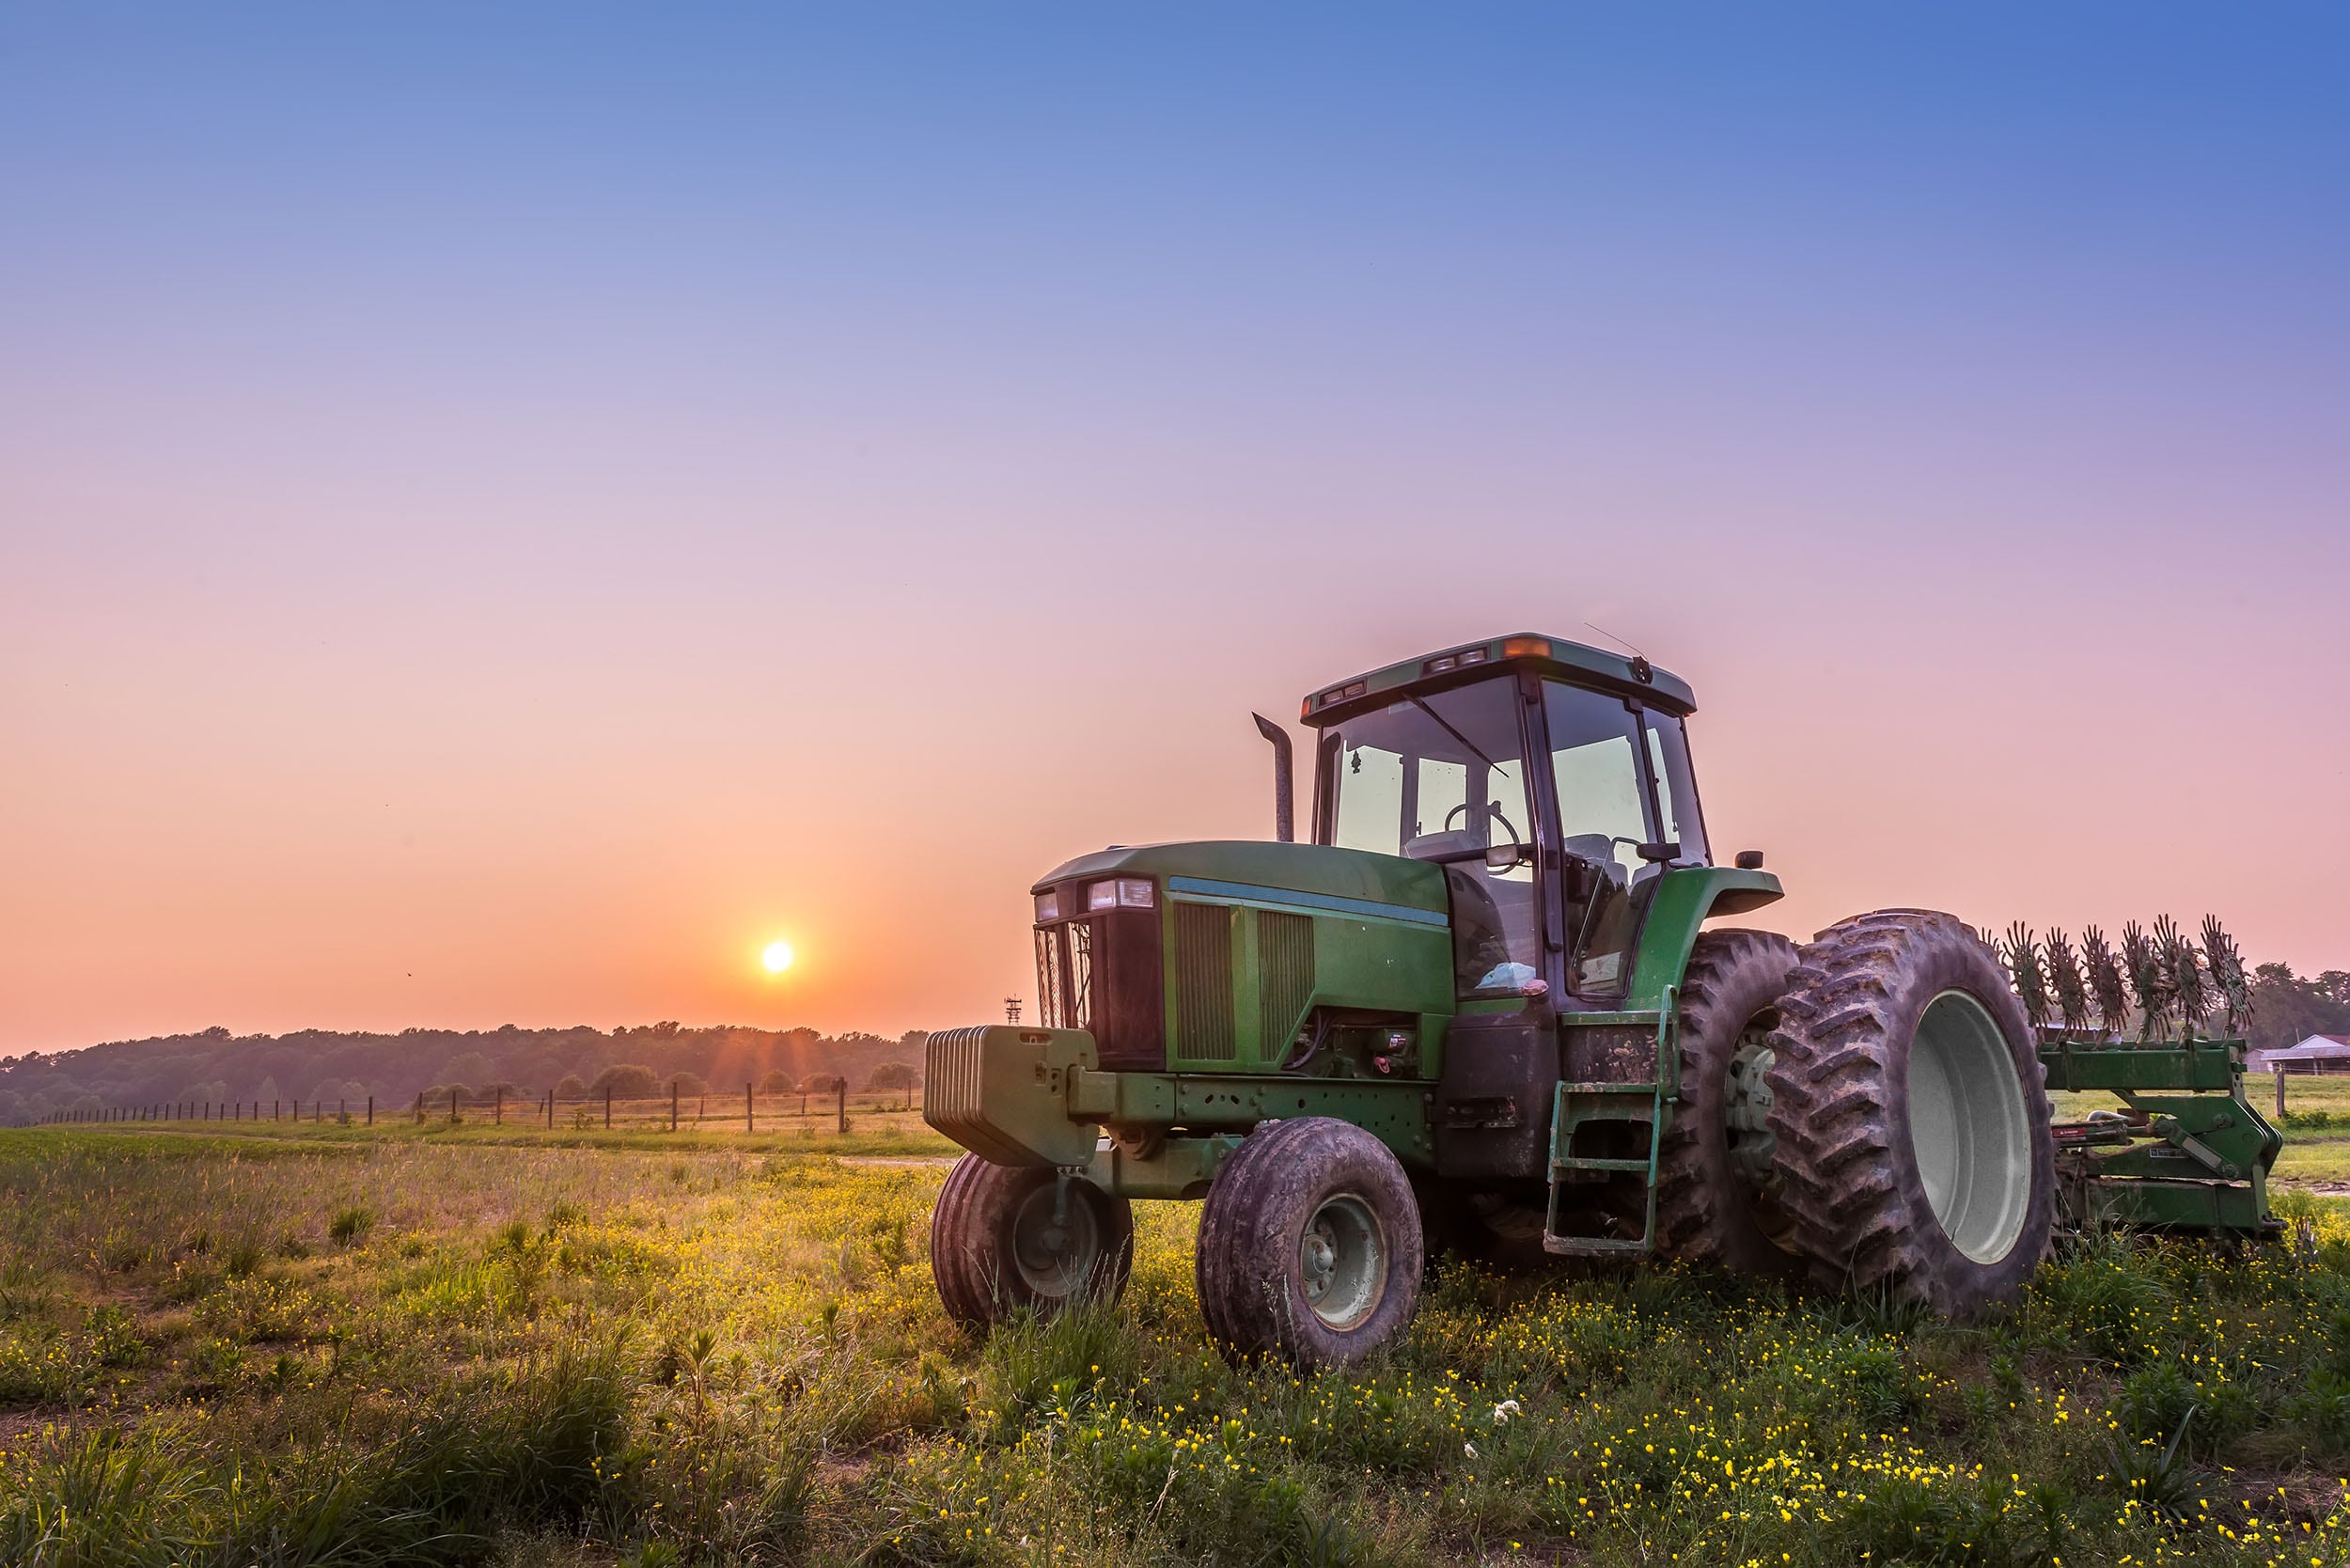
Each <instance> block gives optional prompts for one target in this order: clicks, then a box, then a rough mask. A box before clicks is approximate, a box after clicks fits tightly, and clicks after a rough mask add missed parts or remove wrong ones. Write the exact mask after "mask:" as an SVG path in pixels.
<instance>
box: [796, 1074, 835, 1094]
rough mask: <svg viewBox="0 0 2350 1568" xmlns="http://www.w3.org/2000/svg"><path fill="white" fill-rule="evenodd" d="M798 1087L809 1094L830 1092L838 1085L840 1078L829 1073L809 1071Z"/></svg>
mask: <svg viewBox="0 0 2350 1568" xmlns="http://www.w3.org/2000/svg"><path fill="white" fill-rule="evenodd" d="M800 1087H801V1088H802V1089H803V1090H807V1092H808V1093H810V1094H830V1093H831V1092H832V1091H833V1090H837V1089H838V1088H839V1087H840V1080H839V1078H838V1077H837V1076H835V1075H834V1074H830V1073H810V1074H808V1075H807V1079H806V1080H805V1081H804V1082H802V1083H801V1085H800Z"/></svg>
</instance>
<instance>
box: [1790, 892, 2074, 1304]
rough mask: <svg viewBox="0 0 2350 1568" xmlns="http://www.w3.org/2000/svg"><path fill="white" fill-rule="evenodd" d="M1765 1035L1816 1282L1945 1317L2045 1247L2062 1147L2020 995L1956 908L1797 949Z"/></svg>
mask: <svg viewBox="0 0 2350 1568" xmlns="http://www.w3.org/2000/svg"><path fill="white" fill-rule="evenodd" d="M1779 1015H1780V1023H1779V1027H1778V1028H1777V1029H1775V1030H1774V1031H1772V1034H1771V1040H1770V1043H1771V1048H1772V1050H1773V1052H1774V1054H1775V1060H1774V1061H1773V1063H1772V1065H1771V1068H1770V1071H1769V1074H1768V1076H1769V1080H1770V1085H1771V1090H1772V1102H1773V1103H1772V1106H1771V1112H1770V1125H1771V1129H1772V1131H1773V1132H1774V1133H1775V1134H1776V1135H1777V1138H1778V1143H1777V1150H1776V1154H1775V1161H1776V1171H1777V1175H1778V1188H1777V1191H1778V1202H1779V1204H1780V1206H1781V1207H1782V1208H1783V1209H1784V1210H1785V1211H1786V1212H1787V1213H1788V1215H1789V1216H1790V1217H1791V1219H1792V1220H1793V1221H1794V1239H1795V1241H1796V1242H1797V1244H1798V1245H1799V1246H1800V1247H1802V1249H1803V1251H1804V1253H1805V1254H1806V1256H1807V1258H1808V1259H1809V1260H1810V1265H1811V1272H1812V1274H1813V1275H1814V1276H1815V1277H1816V1278H1819V1279H1821V1280H1822V1281H1823V1282H1825V1283H1828V1284H1832V1285H1841V1286H1846V1287H1849V1288H1851V1289H1854V1290H1856V1291H1859V1292H1864V1293H1882V1294H1885V1295H1887V1296H1888V1297H1889V1298H1890V1299H1891V1300H1893V1301H1896V1302H1914V1303H1917V1304H1919V1305H1921V1306H1924V1307H1927V1308H1930V1309H1933V1310H1935V1311H1938V1312H1942V1313H1945V1314H1947V1315H1949V1316H1951V1317H1956V1318H1968V1317H1973V1316H1975V1315H1976V1314H1978V1313H1980V1312H1982V1310H1984V1309H1986V1308H1989V1307H1992V1306H1995V1305H1997V1304H1998V1303H2001V1302H2007V1301H2013V1300H2014V1299H2015V1298H2016V1297H2017V1296H2019V1295H2021V1294H2023V1290H2024V1286H2025V1284H2026V1282H2027V1281H2029V1279H2030V1278H2031V1274H2032V1271H2033V1269H2035V1268H2036V1267H2037V1266H2038V1265H2039V1262H2040V1260H2041V1259H2042V1257H2044V1256H2045V1254H2046V1252H2047V1248H2048V1237H2049V1230H2050V1226H2051V1222H2052V1218H2053V1215H2054V1208H2055V1189H2056V1179H2055V1145H2054V1142H2053V1139H2052V1138H2051V1137H2050V1135H2049V1132H2048V1095H2047V1090H2046V1089H2045V1087H2044V1086H2043V1074H2042V1073H2041V1070H2040V1057H2039V1052H2038V1051H2037V1050H2036V1049H2035V1047H2034V1043H2033V1038H2032V1031H2031V1027H2030V1026H2029V1023H2028V1022H2027V1021H2026V1019H2025V1017H2024V1008H2023V1004H2022V1003H2021V1002H2019V1001H2017V1000H2016V998H2015V994H2014V993H2013V991H2012V990H2011V989H2010V988H2009V986H2008V981H2007V977H2006V975H2005V974H2004V973H2003V972H2002V971H2001V970H2000V968H1999V964H1998V959H1996V958H1995V957H1994V956H1993V955H1992V953H1991V951H1990V949H1987V948H1985V947H1984V946H1983V945H1982V942H1981V941H1979V940H1978V939H1977V938H1976V936H1975V933H1973V932H1972V931H1970V930H1968V929H1967V927H1966V925H1965V924H1964V923H1963V922H1961V921H1960V920H1959V919H1958V918H1957V917H1954V916H1950V915H1941V914H1935V913H1933V912H1931V911H1927V910H1914V909H1888V910H1880V911H1878V912H1876V913H1875V914H1872V915H1861V916H1856V917H1853V918H1852V919H1849V920H1844V921H1841V922H1840V923H1839V924H1836V925H1833V926H1830V927H1829V928H1828V929H1827V930H1825V931H1824V932H1822V933H1820V934H1819V936H1818V937H1817V938H1816V939H1815V940H1813V941H1812V942H1811V943H1810V945H1809V946H1807V947H1805V948H1804V949H1803V950H1802V954H1801V962H1800V963H1799V964H1797V965H1796V968H1795V971H1794V976H1793V977H1792V978H1791V979H1790V980H1789V982H1788V988H1787V995H1786V996H1785V998H1784V999H1783V1000H1782V1001H1781V1003H1780V1004H1779Z"/></svg>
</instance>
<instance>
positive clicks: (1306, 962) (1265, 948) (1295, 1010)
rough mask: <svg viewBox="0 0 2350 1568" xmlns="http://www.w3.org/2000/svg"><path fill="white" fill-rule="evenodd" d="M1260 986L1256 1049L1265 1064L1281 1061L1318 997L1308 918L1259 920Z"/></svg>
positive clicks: (1265, 914)
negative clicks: (1315, 988)
mask: <svg viewBox="0 0 2350 1568" xmlns="http://www.w3.org/2000/svg"><path fill="white" fill-rule="evenodd" d="M1257 948H1258V964H1259V974H1260V977H1261V979H1260V981H1259V985H1258V990H1257V1029H1258V1033H1257V1049H1258V1050H1259V1052H1261V1054H1262V1055H1263V1057H1264V1059H1265V1060H1267V1061H1278V1060H1280V1059H1281V1058H1283V1057H1284V1056H1285V1055H1286V1054H1287V1053H1288V1050H1289V1044H1290V1041H1291V1039H1292V1038H1293V1036H1294V1035H1295V1034H1296V1033H1297V1026H1298V1025H1299V1024H1301V1023H1303V1022H1304V1021H1305V1017H1306V1004H1307V1003H1308V1002H1310V1001H1311V1000H1313V995H1314V922H1313V919H1312V917H1309V916H1305V915H1278V914H1275V913H1273V912H1272V911H1270V910H1267V911H1264V912H1262V913H1261V914H1259V915H1258V917H1257Z"/></svg>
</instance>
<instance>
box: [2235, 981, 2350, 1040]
mask: <svg viewBox="0 0 2350 1568" xmlns="http://www.w3.org/2000/svg"><path fill="white" fill-rule="evenodd" d="M2335 972H2336V971H2331V970H2329V971H2327V974H2332V973H2335ZM2344 1033H2350V1002H2342V1001H2337V1000H2335V999H2334V998H2333V997H2332V996H2329V995H2327V994H2326V975H2320V976H2319V977H2318V978H2317V979H2316V980H2303V979H2301V977H2299V976H2298V975H2295V973H2294V972H2293V968H2292V966H2291V965H2290V964H2262V965H2261V966H2260V967H2259V968H2257V969H2254V970H2253V971H2252V1027H2251V1029H2250V1030H2249V1032H2248V1039H2249V1040H2250V1042H2251V1043H2252V1044H2253V1045H2254V1046H2255V1047H2257V1048H2259V1049H2261V1050H2275V1049H2277V1048H2278V1047H2279V1046H2281V1045H2295V1044H2298V1043H2301V1042H2302V1041H2304V1040H2307V1039H2308V1038H2309V1037H2310V1036H2311V1035H2313V1034H2344Z"/></svg>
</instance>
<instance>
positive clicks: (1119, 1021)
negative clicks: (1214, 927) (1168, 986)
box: [1036, 890, 1167, 1071]
mask: <svg viewBox="0 0 2350 1568" xmlns="http://www.w3.org/2000/svg"><path fill="white" fill-rule="evenodd" d="M1061 896H1062V898H1063V899H1064V900H1071V891H1070V890H1064V891H1063V893H1062V895H1061ZM1072 902H1073V901H1072ZM1062 907H1063V908H1067V907H1068V903H1067V902H1064V904H1063V905H1062ZM1164 964H1165V960H1164V958H1163V957H1162V955H1161V953H1160V949H1159V912H1158V911H1157V910H1156V909H1114V910H1104V911H1102V912H1101V913H1099V914H1095V915H1089V916H1085V917H1081V918H1078V919H1074V920H1061V921H1057V922H1055V923H1054V924H1052V925H1045V926H1039V927H1037V928H1036V985H1037V1015H1038V1017H1039V1019H1040V1020H1041V1021H1042V1023H1044V1024H1045V1025H1047V1026H1048V1027H1055V1028H1065V1029H1084V1030H1086V1031H1088V1032H1089V1033H1090V1034H1091V1035H1092V1036H1093V1043H1094V1050H1095V1053H1096V1057H1097V1059H1098V1060H1099V1062H1100V1064H1101V1065H1102V1066H1103V1067H1105V1068H1129V1069H1141V1070H1146V1071H1156V1070H1157V1069H1159V1068H1161V1067H1163V1066H1165V1065H1166V1062H1167V1050H1166V1034H1167V1010H1166V991H1165V987H1164V981H1163V980H1162V971H1163V967H1164Z"/></svg>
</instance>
